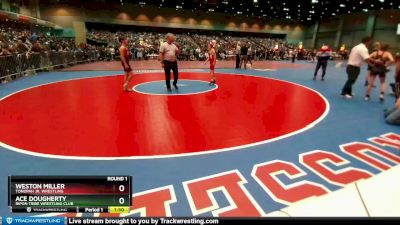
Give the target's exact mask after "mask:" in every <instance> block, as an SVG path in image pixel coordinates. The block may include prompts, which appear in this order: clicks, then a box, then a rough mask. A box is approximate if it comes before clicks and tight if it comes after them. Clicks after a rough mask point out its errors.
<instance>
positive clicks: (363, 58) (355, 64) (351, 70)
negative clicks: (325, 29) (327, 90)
mask: <svg viewBox="0 0 400 225" xmlns="http://www.w3.org/2000/svg"><path fill="white" fill-rule="evenodd" d="M371 41H372V39H371V37H365V38H363V40H362V43H361V44H359V45H357V46H355V47H354V48H353V49H351V52H350V56H349V60H348V62H347V69H346V72H347V76H348V79H347V81H346V83H345V84H344V86H343V89H342V96H344V97H346V98H348V99H351V98H352V97H353V92H352V88H353V84H354V83H355V82H356V81H357V78H358V75H360V68H361V66H362V64H363V63H364V62H366V63H368V64H369V63H371V62H372V61H374V60H373V59H371V58H370V56H369V52H368V48H369V47H370V45H371Z"/></svg>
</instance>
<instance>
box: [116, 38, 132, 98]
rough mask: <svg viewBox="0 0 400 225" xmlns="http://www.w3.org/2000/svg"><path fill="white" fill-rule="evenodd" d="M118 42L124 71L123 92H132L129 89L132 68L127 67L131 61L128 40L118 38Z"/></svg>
mask: <svg viewBox="0 0 400 225" xmlns="http://www.w3.org/2000/svg"><path fill="white" fill-rule="evenodd" d="M119 42H120V43H121V46H120V47H119V54H120V58H121V64H122V67H123V68H124V71H125V80H124V85H123V90H124V91H132V89H130V88H129V83H130V81H131V80H132V77H133V73H132V68H131V66H130V65H129V61H130V59H131V53H130V51H129V49H128V38H126V37H120V38H119Z"/></svg>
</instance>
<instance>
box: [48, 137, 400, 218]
mask: <svg viewBox="0 0 400 225" xmlns="http://www.w3.org/2000/svg"><path fill="white" fill-rule="evenodd" d="M368 141H369V142H351V143H346V144H342V145H340V146H339V150H340V151H336V152H335V151H328V150H312V151H308V152H303V153H301V154H299V155H298V162H297V163H296V162H293V161H291V162H289V161H284V160H279V159H274V160H270V161H265V162H258V163H255V164H253V165H252V170H251V174H249V175H247V176H244V175H243V173H242V171H239V170H238V169H232V170H230V171H225V172H221V173H217V174H212V175H209V176H206V177H200V178H196V179H192V180H186V181H183V182H182V183H181V185H182V187H183V193H180V194H179V195H178V196H186V202H184V201H185V200H184V199H182V198H181V199H177V195H176V194H175V190H179V189H180V188H179V187H177V186H174V185H172V184H171V185H167V186H163V187H158V188H154V189H150V190H146V191H142V192H137V193H134V194H133V195H132V202H133V203H134V205H133V206H131V208H130V212H129V213H122V214H108V213H94V214H91V215H88V214H82V213H67V214H64V213H59V214H48V215H49V216H50V215H51V216H63V217H82V216H84V217H88V216H93V217H116V216H120V217H171V216H177V215H182V213H181V212H174V211H173V210H172V209H173V208H180V207H187V205H188V206H189V208H190V209H189V210H190V211H191V213H192V215H193V216H207V215H210V214H211V215H212V216H214V217H261V216H265V215H266V214H268V213H270V211H268V210H266V209H263V207H261V205H260V204H259V202H261V201H265V199H272V200H273V201H274V202H276V203H280V204H281V205H282V208H283V207H285V206H288V205H291V204H292V203H295V202H297V201H300V200H303V199H306V198H309V197H313V196H321V195H324V194H327V193H329V192H331V191H333V190H334V189H330V188H328V187H332V185H335V186H338V187H344V186H346V185H348V184H350V183H353V182H356V181H359V180H362V179H368V178H370V177H372V176H374V174H376V173H379V172H382V171H385V170H388V169H390V168H391V167H393V166H395V165H398V164H400V156H399V155H398V154H397V152H398V150H399V149H400V135H398V134H395V133H387V134H383V135H381V136H379V137H372V138H369V139H368ZM371 143H372V144H371ZM378 146H379V147H378ZM381 147H385V148H387V149H383V148H381ZM389 149H390V150H389ZM393 152H395V153H393ZM360 163H361V164H366V165H367V166H365V167H363V168H357V166H356V165H360ZM250 166H251V165H250ZM304 168H307V169H308V170H304ZM365 168H368V170H367V169H365ZM310 171H311V172H310ZM371 171H375V173H373V172H371ZM377 171H378V172H377ZM307 175H317V176H318V177H319V178H321V179H311V178H309V177H310V176H307ZM311 177H312V176H311ZM250 179H252V180H253V181H256V182H255V183H256V184H258V185H259V187H260V188H261V189H262V190H263V194H261V195H260V194H258V195H255V194H254V193H251V192H250V191H249V190H254V188H251V189H250V188H249V187H248V185H249V184H248V180H250ZM321 180H322V181H324V182H321ZM253 183H254V182H253ZM336 189H337V188H336ZM336 189H335V190H336ZM217 193H218V194H221V193H222V194H223V195H224V197H225V198H226V199H227V202H228V206H224V203H222V202H218V201H219V200H218V198H216V194H217ZM254 196H256V197H257V198H255V197H254ZM175 204H180V206H179V207H177V206H175ZM225 205H226V203H225ZM171 206H174V207H171ZM264 206H265V203H264Z"/></svg>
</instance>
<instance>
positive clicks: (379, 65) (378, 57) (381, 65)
mask: <svg viewBox="0 0 400 225" xmlns="http://www.w3.org/2000/svg"><path fill="white" fill-rule="evenodd" d="M388 48H389V45H387V44H384V45H381V49H380V50H378V51H375V52H373V53H372V54H371V56H370V57H371V58H372V59H374V62H375V63H374V64H372V65H371V67H370V73H369V77H368V87H367V94H366V95H365V100H366V101H369V100H370V93H371V91H372V87H373V85H374V83H375V79H376V77H377V76H379V79H380V82H381V87H380V91H381V93H380V95H379V100H380V101H381V102H383V101H384V100H385V91H386V73H387V72H388V67H389V66H390V65H392V64H393V63H394V58H393V55H392V54H391V53H390V52H388Z"/></svg>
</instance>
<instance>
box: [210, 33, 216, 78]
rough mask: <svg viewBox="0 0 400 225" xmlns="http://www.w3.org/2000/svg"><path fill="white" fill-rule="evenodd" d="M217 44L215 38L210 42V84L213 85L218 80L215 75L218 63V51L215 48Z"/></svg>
mask: <svg viewBox="0 0 400 225" xmlns="http://www.w3.org/2000/svg"><path fill="white" fill-rule="evenodd" d="M216 46H217V42H216V41H215V40H212V41H211V42H210V44H209V51H208V61H210V75H211V81H210V85H213V84H215V83H216V82H217V81H216V76H215V64H216V63H217V52H216V50H215V48H216Z"/></svg>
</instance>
